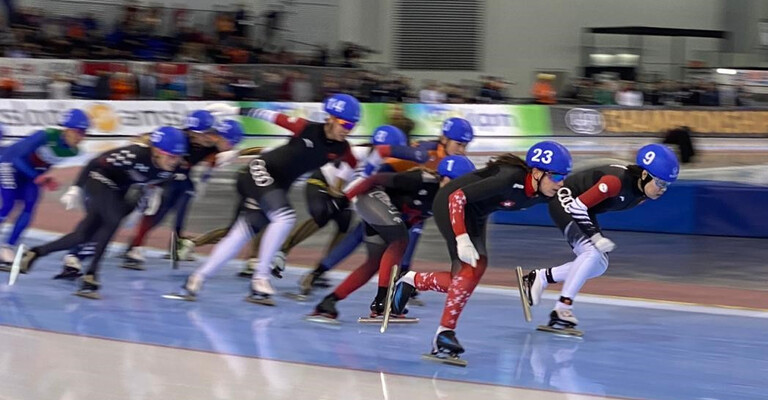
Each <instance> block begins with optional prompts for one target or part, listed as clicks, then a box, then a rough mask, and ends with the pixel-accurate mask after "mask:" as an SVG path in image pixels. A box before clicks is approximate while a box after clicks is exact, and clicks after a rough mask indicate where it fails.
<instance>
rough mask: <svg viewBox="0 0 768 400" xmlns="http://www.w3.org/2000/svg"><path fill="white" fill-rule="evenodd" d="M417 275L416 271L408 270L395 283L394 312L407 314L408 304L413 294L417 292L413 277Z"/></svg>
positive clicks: (395, 313)
mask: <svg viewBox="0 0 768 400" xmlns="http://www.w3.org/2000/svg"><path fill="white" fill-rule="evenodd" d="M415 276H416V273H415V272H408V273H406V274H405V275H403V276H402V277H400V279H399V280H398V281H397V283H396V284H395V294H394V296H393V300H392V314H394V315H405V314H406V313H407V311H406V308H405V307H406V305H408V302H409V301H411V299H412V296H413V294H414V293H416V287H414V286H413V279H414V277H415Z"/></svg>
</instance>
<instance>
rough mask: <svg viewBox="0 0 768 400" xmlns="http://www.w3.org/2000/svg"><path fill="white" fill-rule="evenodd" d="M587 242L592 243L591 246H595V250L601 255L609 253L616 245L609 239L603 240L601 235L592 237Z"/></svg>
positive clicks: (596, 234) (597, 234)
mask: <svg viewBox="0 0 768 400" xmlns="http://www.w3.org/2000/svg"><path fill="white" fill-rule="evenodd" d="M589 240H591V241H592V244H593V245H595V247H596V248H597V250H599V251H600V252H601V253H610V252H612V251H613V250H615V249H616V243H613V241H612V240H611V239H608V238H604V237H603V235H601V234H599V233H595V234H594V235H592V237H591V238H589Z"/></svg>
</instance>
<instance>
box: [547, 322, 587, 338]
mask: <svg viewBox="0 0 768 400" xmlns="http://www.w3.org/2000/svg"><path fill="white" fill-rule="evenodd" d="M536 330H537V331H542V332H549V333H554V334H556V335H565V336H576V337H582V336H584V332H582V331H580V330H578V329H573V328H553V327H551V326H549V325H539V326H537V327H536Z"/></svg>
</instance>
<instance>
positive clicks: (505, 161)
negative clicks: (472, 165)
mask: <svg viewBox="0 0 768 400" xmlns="http://www.w3.org/2000/svg"><path fill="white" fill-rule="evenodd" d="M497 165H513V166H518V167H523V168H524V169H525V170H526V171H527V172H530V171H531V168H530V167H529V166H528V164H526V163H525V160H523V159H522V158H520V157H518V156H516V155H514V154H512V153H505V154H502V155H500V156H496V157H491V159H490V160H488V163H487V164H486V167H493V166H497Z"/></svg>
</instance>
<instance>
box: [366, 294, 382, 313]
mask: <svg viewBox="0 0 768 400" xmlns="http://www.w3.org/2000/svg"><path fill="white" fill-rule="evenodd" d="M383 316H384V299H379V298H378V297H377V298H375V299H373V302H371V315H370V317H369V318H382V317H383Z"/></svg>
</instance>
